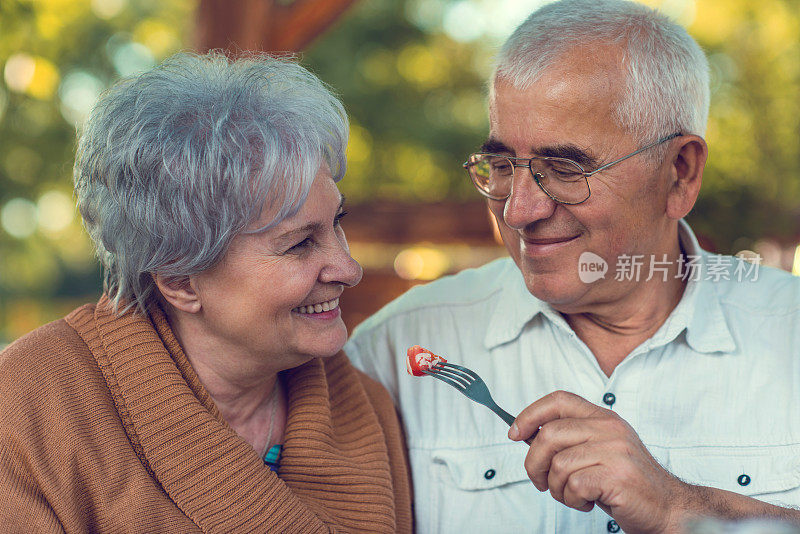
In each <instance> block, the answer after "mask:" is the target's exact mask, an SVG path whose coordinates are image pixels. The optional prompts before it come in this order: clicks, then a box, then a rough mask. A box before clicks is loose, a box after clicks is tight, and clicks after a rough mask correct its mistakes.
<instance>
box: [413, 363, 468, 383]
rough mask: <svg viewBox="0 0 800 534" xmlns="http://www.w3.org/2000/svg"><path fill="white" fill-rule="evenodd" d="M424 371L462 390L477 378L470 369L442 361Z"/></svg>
mask: <svg viewBox="0 0 800 534" xmlns="http://www.w3.org/2000/svg"><path fill="white" fill-rule="evenodd" d="M423 373H425V374H426V375H429V376H432V377H434V378H438V379H439V380H441V381H442V382H446V383H448V384H450V385H451V386H453V387H454V388H457V389H461V390H463V389H465V388H466V387H467V386H469V385H470V384H472V383H473V382H474V381H475V379H476V378H477V376H476V375H475V373H473V372H472V371H470V370H469V369H466V368H464V367H461V366H459V365H454V364H450V363H441V362H440V363H437V364H436V365H434V366H433V367H431V368H430V369H428V370H425V371H423Z"/></svg>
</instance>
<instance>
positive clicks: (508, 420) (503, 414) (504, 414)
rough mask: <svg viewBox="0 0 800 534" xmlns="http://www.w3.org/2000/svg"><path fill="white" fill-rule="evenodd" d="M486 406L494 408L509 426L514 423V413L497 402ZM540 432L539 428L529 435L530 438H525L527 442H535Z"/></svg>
mask: <svg viewBox="0 0 800 534" xmlns="http://www.w3.org/2000/svg"><path fill="white" fill-rule="evenodd" d="M486 407H487V408H489V409H490V410H492V411H493V412H494V413H496V414H497V415H498V416H500V419H502V420H503V421H505V422H506V424H507V425H508V426H511V425H513V424H514V420H515V417H514V416H513V415H511V414H510V413H508V412H507V411H505V410H504V409H502V408H501V407H500V406H498V405H497V404H496V403H494V402H492V403H490V404H488V405H486ZM538 433H539V430H536V431H535V432H534V433H533V435H532V436H531V437H529V438H528V439H526V440H525V443H527V444H528V445H530V444H531V443H532V442H533V438H535V437H536V434H538Z"/></svg>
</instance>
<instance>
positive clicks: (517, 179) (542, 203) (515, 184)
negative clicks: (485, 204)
mask: <svg viewBox="0 0 800 534" xmlns="http://www.w3.org/2000/svg"><path fill="white" fill-rule="evenodd" d="M557 205H558V203H557V202H556V201H555V200H553V199H552V198H550V197H549V196H548V195H547V193H545V192H544V191H543V190H542V188H541V187H539V184H538V183H537V182H536V180H535V179H534V176H533V171H532V170H531V168H530V167H528V166H527V165H526V166H524V167H518V168H516V169H514V180H513V181H512V184H511V195H509V197H508V198H507V199H506V205H505V207H504V208H503V220H504V221H505V223H506V225H508V226H510V227H511V228H517V229H519V228H525V226H527V225H529V224H531V223H535V222H536V221H540V220H543V219H547V218H549V217H550V216H551V215H553V212H554V211H555V209H556V206H557Z"/></svg>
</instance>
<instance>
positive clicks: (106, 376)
mask: <svg viewBox="0 0 800 534" xmlns="http://www.w3.org/2000/svg"><path fill="white" fill-rule="evenodd" d="M285 384H286V387H287V391H288V393H287V394H288V399H289V408H288V416H287V422H286V431H285V439H284V444H283V452H282V456H281V465H280V468H279V474H278V475H276V474H275V473H273V472H272V471H270V469H269V468H268V467H267V466H265V465H264V463H263V461H262V459H261V458H259V456H258V454H257V453H256V452H255V451H254V450H253V448H252V447H251V446H250V445H249V444H248V443H247V442H245V441H244V440H243V439H242V438H240V437H239V436H238V435H237V434H236V433H235V432H234V431H233V430H232V429H231V428H230V427H229V426H228V425H227V424H226V423H225V421H224V420H223V419H222V417H221V416H220V413H219V410H218V409H217V407H216V406H215V405H214V403H213V401H212V399H211V398H210V396H209V394H208V392H207V391H206V390H205V389H204V388H203V386H202V384H201V383H200V381H199V379H198V378H197V375H196V374H195V373H194V371H193V369H192V367H191V365H189V362H188V360H187V359H186V356H185V355H184V353H183V351H182V350H181V347H180V345H179V344H178V342H177V340H176V338H175V336H174V335H173V333H172V331H171V330H170V328H169V324H168V322H167V320H166V319H165V317H164V315H163V313H161V312H159V311H156V312H155V313H153V314H152V315H151V317H149V318H146V317H142V316H141V315H135V314H133V313H127V314H125V315H123V316H121V317H117V316H116V315H114V314H113V312H112V311H111V309H110V307H109V305H108V301H107V299H105V298H103V299H101V300H100V302H99V303H98V305H96V306H95V305H88V304H87V305H85V306H83V307H81V308H78V309H77V310H75V311H73V312H72V313H70V314H69V315H68V316H67V317H65V318H64V319H62V320H59V321H56V322H54V323H50V324H49V325H46V326H43V327H41V328H39V329H37V330H35V331H34V332H32V333H30V334H28V335H27V336H25V337H23V338H21V339H19V340H18V341H16V342H15V343H13V344H12V345H10V346H9V347H8V348H7V349H6V350H5V351H3V353H2V354H0V532H4V533H14V532H26V533H28V532H37V533H38V532H81V533H83V532H102V533H106V532H141V533H144V532H147V533H154V532H169V533H188V532H209V533H211V532H214V533H216V532H224V533H237V532H303V533H305V532H314V533H316V532H411V530H412V524H411V523H412V519H411V517H412V516H411V497H410V484H409V475H408V467H407V460H406V455H405V451H404V445H403V437H402V434H401V430H400V426H399V424H398V421H397V417H396V413H395V410H394V406H393V404H392V402H391V399H390V398H389V396H388V394H387V393H386V392H385V390H383V389H382V387H381V386H379V385H378V384H377V383H376V382H374V381H372V380H371V379H369V378H367V377H366V376H365V375H363V374H362V373H360V372H359V371H356V370H355V369H354V368H353V367H352V366H351V365H350V363H349V361H348V360H347V358H346V356H345V355H344V354H341V353H340V354H338V355H336V356H334V357H331V358H327V359H323V360H320V359H315V360H312V361H310V362H308V363H307V364H305V365H302V366H300V367H298V368H295V369H292V370H289V371H286V372H285Z"/></svg>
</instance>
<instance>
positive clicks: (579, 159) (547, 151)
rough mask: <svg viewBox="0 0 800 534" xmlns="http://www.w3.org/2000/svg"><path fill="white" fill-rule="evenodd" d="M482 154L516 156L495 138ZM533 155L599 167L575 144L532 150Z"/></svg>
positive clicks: (588, 154)
mask: <svg viewBox="0 0 800 534" xmlns="http://www.w3.org/2000/svg"><path fill="white" fill-rule="evenodd" d="M480 152H488V153H491V154H503V153H507V154H512V155H516V152H515V151H514V150H512V149H510V148H509V147H507V146H506V145H505V144H504V143H503V142H502V141H500V140H499V139H495V138H493V137H490V138H489V139H487V140H486V141H485V142H484V143H483V144H482V145H481V148H480ZM531 153H532V154H535V155H537V156H540V157H546V158H565V159H571V160H572V161H574V162H576V163H578V164H579V165H581V166H583V167H594V166H596V165H597V158H596V157H595V156H594V155H592V154H591V153H590V152H588V151H586V150H583V149H582V148H580V147H578V146H576V145H573V144H566V145H553V146H546V147H541V148H538V149H531Z"/></svg>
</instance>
